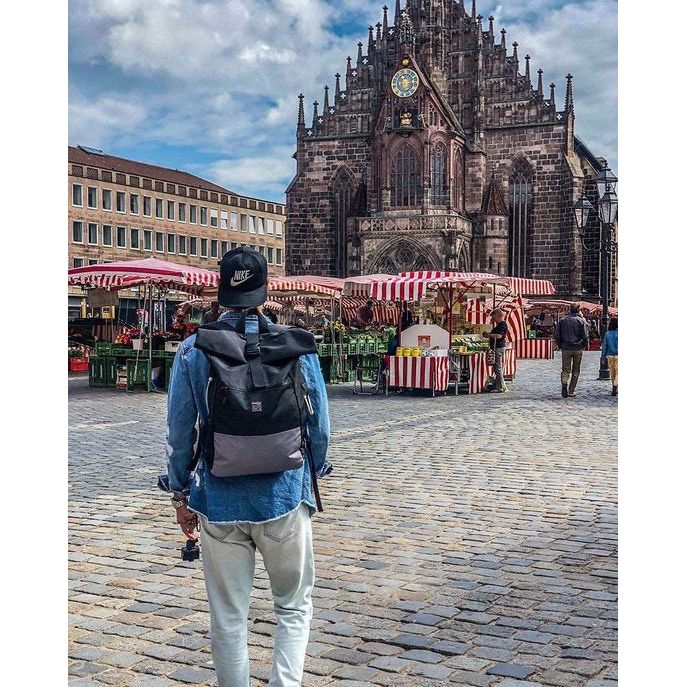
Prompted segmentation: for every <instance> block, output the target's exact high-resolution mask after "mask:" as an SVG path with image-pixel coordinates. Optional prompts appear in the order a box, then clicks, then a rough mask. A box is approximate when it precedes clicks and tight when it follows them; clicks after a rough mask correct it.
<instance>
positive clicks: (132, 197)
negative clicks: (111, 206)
mask: <svg viewBox="0 0 687 687" xmlns="http://www.w3.org/2000/svg"><path fill="white" fill-rule="evenodd" d="M129 212H130V213H131V214H132V215H137V214H138V194H136V193H130V194H129Z"/></svg>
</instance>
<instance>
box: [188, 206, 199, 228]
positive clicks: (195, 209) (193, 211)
mask: <svg viewBox="0 0 687 687" xmlns="http://www.w3.org/2000/svg"><path fill="white" fill-rule="evenodd" d="M188 207H189V210H190V213H191V216H190V217H189V222H191V224H195V223H196V222H197V221H198V206H197V205H189V206H188Z"/></svg>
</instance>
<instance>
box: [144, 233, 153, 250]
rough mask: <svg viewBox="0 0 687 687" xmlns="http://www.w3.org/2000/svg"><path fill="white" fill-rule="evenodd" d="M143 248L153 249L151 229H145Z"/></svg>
mask: <svg viewBox="0 0 687 687" xmlns="http://www.w3.org/2000/svg"><path fill="white" fill-rule="evenodd" d="M143 250H153V232H152V231H150V230H149V229H144V230H143Z"/></svg>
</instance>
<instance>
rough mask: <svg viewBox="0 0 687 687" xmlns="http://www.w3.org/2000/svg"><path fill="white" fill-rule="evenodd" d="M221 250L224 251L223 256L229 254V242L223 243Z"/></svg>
mask: <svg viewBox="0 0 687 687" xmlns="http://www.w3.org/2000/svg"><path fill="white" fill-rule="evenodd" d="M221 249H222V255H224V254H225V253H228V252H229V242H228V241H222V245H221Z"/></svg>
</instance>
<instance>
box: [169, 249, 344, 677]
mask: <svg viewBox="0 0 687 687" xmlns="http://www.w3.org/2000/svg"><path fill="white" fill-rule="evenodd" d="M218 298H219V303H220V304H221V305H222V306H223V307H224V308H227V309H228V310H227V311H226V312H224V313H222V315H220V317H219V319H218V321H217V322H213V323H211V324H208V325H205V326H203V327H201V328H200V329H199V330H198V332H197V334H196V335H194V336H191V337H189V338H188V339H186V340H185V341H184V342H183V343H182V344H181V346H180V347H179V350H178V352H177V355H176V358H175V360H174V366H173V368H172V375H171V383H170V386H169V396H168V411H167V468H168V487H169V489H170V491H172V494H173V495H172V504H173V505H174V507H175V508H176V519H177V522H178V523H179V525H180V526H181V529H182V531H183V533H184V534H185V535H186V536H187V537H188V538H191V539H193V538H194V537H195V536H196V531H197V530H199V531H200V541H201V558H202V564H203V572H204V576H205V586H206V590H207V596H208V602H209V607H210V619H211V625H210V631H211V649H212V658H213V662H214V665H215V671H216V674H217V681H218V685H219V687H249V685H250V669H249V662H248V646H247V636H248V630H247V620H248V612H249V605H250V595H251V588H252V586H253V576H254V571H255V551H256V549H257V550H258V551H259V552H260V553H261V555H262V558H263V561H264V564H265V570H266V571H267V575H268V576H269V580H270V586H271V589H272V596H273V600H274V611H275V614H276V620H277V626H276V632H275V638H274V652H273V665H272V673H271V677H270V681H269V685H270V686H271V687H294V686H296V685H300V684H301V680H302V675H303V668H304V661H305V650H306V646H307V644H308V637H309V632H310V620H311V617H312V607H313V606H312V591H313V585H314V580H315V570H314V558H313V543H312V529H311V521H310V519H311V516H312V514H313V512H314V511H315V508H316V503H317V505H318V506H319V493H318V490H317V482H316V476H317V475H318V474H319V476H323V475H324V474H326V473H328V472H329V471H330V470H331V465H330V464H329V463H328V461H327V460H326V453H327V447H328V444H329V415H328V407H327V395H326V389H325V386H324V380H323V378H322V373H321V372H320V366H319V362H318V358H317V355H316V353H315V351H316V348H315V342H314V338H313V335H312V334H311V333H310V332H307V331H305V330H302V329H297V328H294V327H287V326H283V325H273V324H271V323H270V322H269V321H268V320H267V318H265V317H264V316H263V315H262V312H261V311H262V307H261V306H262V304H263V303H264V302H265V300H266V298H267V262H266V260H265V258H264V257H263V256H262V255H261V254H260V253H258V252H257V251H254V250H250V249H247V248H243V247H239V248H236V249H234V250H232V251H229V252H228V253H226V254H225V255H224V257H223V258H222V261H221V263H220V285H219V292H218ZM267 361H269V364H267ZM263 363H265V364H263ZM197 420H199V439H198V447H197V450H196V453H194V443H195V439H196V421H197ZM196 456H197V462H196V463H195V465H194V460H196ZM313 477H315V479H314V480H312V478H313ZM311 481H312V484H311ZM313 494H314V496H315V499H314V500H313Z"/></svg>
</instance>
